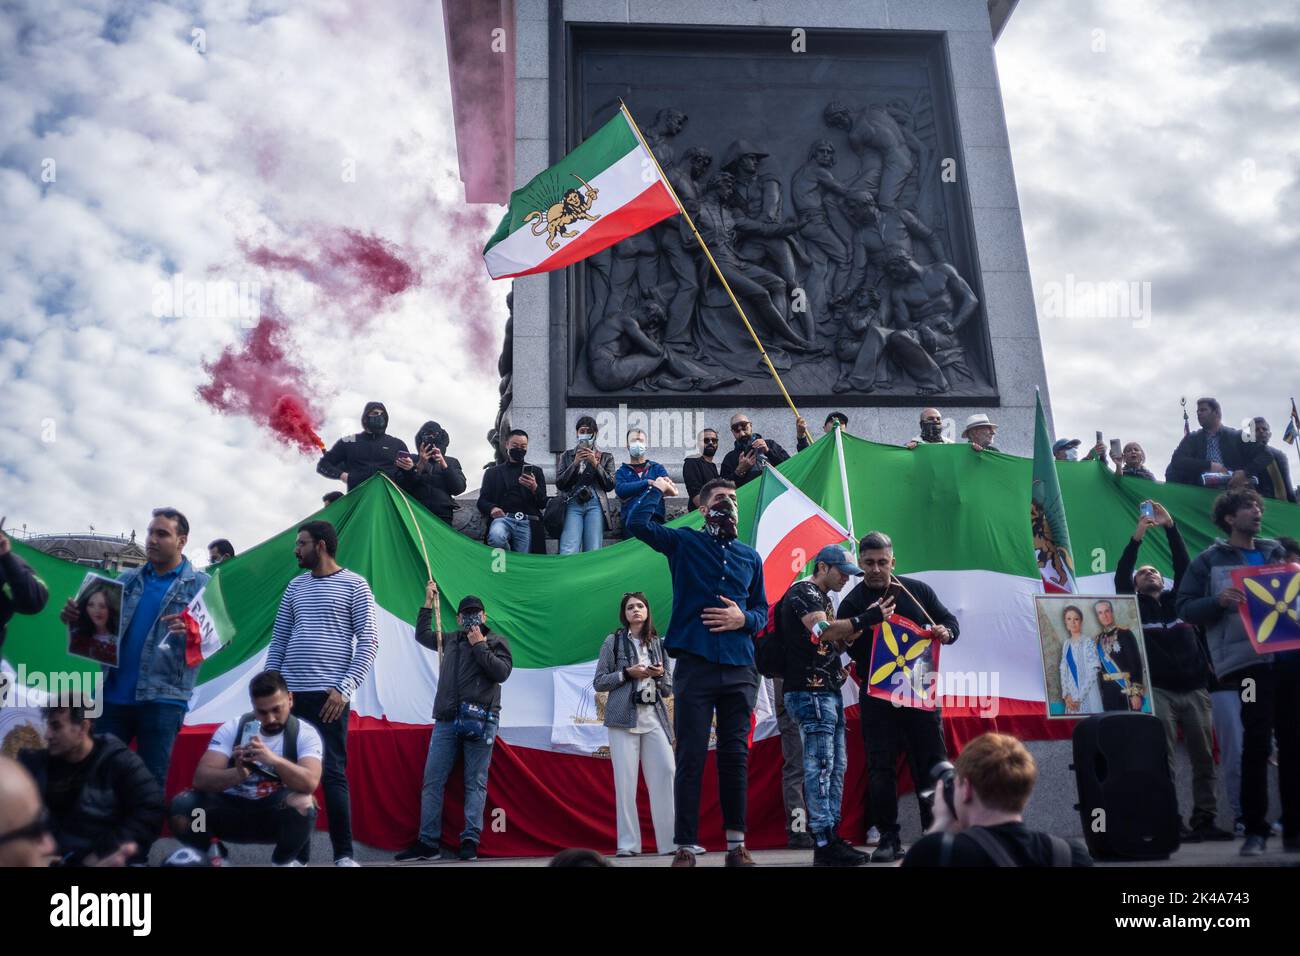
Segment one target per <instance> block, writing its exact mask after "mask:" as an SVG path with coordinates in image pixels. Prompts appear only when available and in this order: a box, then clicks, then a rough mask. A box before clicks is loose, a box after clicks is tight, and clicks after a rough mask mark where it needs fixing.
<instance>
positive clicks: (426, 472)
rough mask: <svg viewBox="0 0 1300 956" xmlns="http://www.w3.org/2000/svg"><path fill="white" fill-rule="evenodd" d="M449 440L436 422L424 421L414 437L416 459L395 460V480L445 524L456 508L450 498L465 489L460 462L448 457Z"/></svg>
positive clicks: (463, 473) (449, 522) (463, 474)
mask: <svg viewBox="0 0 1300 956" xmlns="http://www.w3.org/2000/svg"><path fill="white" fill-rule="evenodd" d="M450 441H451V439H450V437H449V436H448V435H447V432H446V431H444V430H443V427H442V426H441V425H439V424H438V423H437V422H425V423H424V424H423V425H421V426H420V431H419V433H418V434H417V435H416V436H415V448H416V450H417V452H418V453H419V458H418V459H412V458H410V457H406V458H401V457H399V458H398V459H397V467H398V469H399V472H398V477H397V483H398V484H399V485H401V486H402V488H403V489H404V490H405V491H406V492H407V493H408V494H409V495H410V496H411V497H412V498H414V499H415V500H416V501H418V502H420V504H422V505H424V506H425V507H426V508H428V509H429V510H430V511H431V512H433V513H434V514H435V515H437V516H438V517H439V518H441V519H442V520H443V521H445V522H447V524H451V513H452V510H453V508H454V507H455V503H454V502H453V501H452V498H453V497H454V496H455V495H458V494H460V493H461V492H462V491H464V490H465V472H464V471H463V470H462V469H461V467H460V462H459V461H457V460H456V459H455V458H448V457H447V454H446V452H447V445H448V444H449V443H450Z"/></svg>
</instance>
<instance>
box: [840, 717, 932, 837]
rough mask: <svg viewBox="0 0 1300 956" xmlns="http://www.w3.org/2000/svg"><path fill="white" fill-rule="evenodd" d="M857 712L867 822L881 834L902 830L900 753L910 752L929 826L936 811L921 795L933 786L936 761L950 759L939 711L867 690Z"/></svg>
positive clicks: (924, 820) (925, 826)
mask: <svg viewBox="0 0 1300 956" xmlns="http://www.w3.org/2000/svg"><path fill="white" fill-rule="evenodd" d="M858 715H859V717H860V718H861V720H862V741H863V744H864V745H865V747H866V752H867V794H868V800H869V801H870V808H871V819H870V821H869V822H868V826H870V825H871V823H872V822H874V823H875V825H876V826H877V827H878V828H879V829H880V835H881V838H882V839H883V838H884V837H886V836H888V835H890V834H893V835H894V836H897V835H898V757H899V754H900V753H902V752H904V751H906V753H907V762H908V766H909V768H910V769H911V771H912V781H913V782H914V784H915V786H916V792H917V794H918V796H917V803H918V804H920V807H921V828H922V829H923V830H928V829H929V828H930V824H931V823H932V822H933V820H934V814H933V812H932V811H931V809H930V806H929V804H928V803H927V802H926V801H925V800H922V799H921V798H920V796H919V794H920V792H921V791H922V790H924V789H925V788H926V787H927V786H928V785H929V781H930V771H931V770H932V769H933V768H934V765H935V764H937V763H938V762H939V761H941V760H947V759H948V749H947V748H946V747H945V746H944V742H943V721H942V719H941V717H940V715H939V711H938V710H922V709H920V708H917V707H895V706H894V704H893V703H892V702H891V701H888V700H881V699H880V698H879V697H870V696H867V695H866V694H863V695H862V699H861V700H860V702H859V709H858Z"/></svg>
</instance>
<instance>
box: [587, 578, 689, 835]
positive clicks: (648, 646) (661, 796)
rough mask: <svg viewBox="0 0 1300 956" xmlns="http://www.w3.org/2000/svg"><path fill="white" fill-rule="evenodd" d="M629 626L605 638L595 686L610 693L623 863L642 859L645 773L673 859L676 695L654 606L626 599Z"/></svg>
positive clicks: (637, 595) (623, 607) (654, 814)
mask: <svg viewBox="0 0 1300 956" xmlns="http://www.w3.org/2000/svg"><path fill="white" fill-rule="evenodd" d="M618 616H619V620H620V621H621V622H622V625H623V626H622V627H621V628H619V629H618V630H617V631H615V632H614V633H613V634H610V635H609V636H608V637H606V638H605V643H604V644H603V645H602V646H601V648H600V659H599V660H598V661H597V662H596V677H595V680H594V681H593V683H594V686H595V688H596V690H597V692H602V693H606V694H608V699H607V701H606V703H605V727H606V728H607V729H608V731H609V756H610V762H611V763H612V764H613V765H614V802H615V805H616V817H617V822H618V847H617V852H618V855H619V856H635V855H637V854H638V853H640V852H641V824H640V819H639V815H638V813H637V806H636V792H637V777H638V775H639V771H644V772H645V782H646V789H647V790H648V791H649V792H650V816H651V819H653V820H654V827H655V849H656V850H657V851H658V852H659V853H673V852H675V851H676V849H677V847H676V846H675V845H674V844H673V814H674V810H673V774H674V771H675V768H676V762H675V760H674V759H673V742H672V728H671V725H670V723H669V721H668V707H667V706H666V705H665V704H664V699H665V698H666V697H670V696H671V695H672V692H673V684H672V677H671V675H669V673H668V670H667V660H666V658H665V656H664V648H663V643H662V642H661V641H660V640H659V635H658V634H657V633H656V632H655V628H654V622H653V621H652V620H651V617H650V604H649V602H648V601H647V600H646V596H645V595H644V594H642V593H641V592H640V591H631V592H629V593H627V594H624V595H623V601H622V603H621V604H620V605H619V609H618Z"/></svg>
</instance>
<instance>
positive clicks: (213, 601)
mask: <svg viewBox="0 0 1300 956" xmlns="http://www.w3.org/2000/svg"><path fill="white" fill-rule="evenodd" d="M219 581H220V579H219V578H217V577H213V578H211V579H209V581H208V583H207V584H205V585H204V586H203V590H202V591H200V592H199V593H198V594H196V595H194V599H193V600H192V601H190V603H189V606H188V607H186V608H185V610H184V611H183V612H181V619H182V620H183V621H184V622H185V666H186V667H197V666H198V665H199V664H201V663H202V662H203V661H205V660H207V659H208V658H209V657H211V656H212V655H213V654H215V653H216V652H217V651H219V650H221V649H222V648H223V647H225V646H226V645H227V644H229V643H230V640H231V638H233V637H234V636H235V626H234V624H232V623H231V620H230V615H229V614H228V613H227V611H226V601H225V598H224V597H223V596H222V594H221V584H220V583H219Z"/></svg>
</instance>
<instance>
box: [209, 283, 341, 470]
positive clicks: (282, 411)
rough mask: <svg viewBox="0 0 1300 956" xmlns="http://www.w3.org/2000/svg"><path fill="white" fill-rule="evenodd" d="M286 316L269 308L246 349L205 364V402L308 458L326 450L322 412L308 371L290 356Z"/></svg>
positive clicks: (271, 305) (229, 349)
mask: <svg viewBox="0 0 1300 956" xmlns="http://www.w3.org/2000/svg"><path fill="white" fill-rule="evenodd" d="M286 334H287V332H286V328H285V321H284V316H283V315H281V314H280V310H279V309H277V308H276V307H275V303H274V302H272V303H269V304H268V307H267V310H266V312H264V313H263V314H262V316H261V317H259V318H258V320H257V325H255V326H254V327H253V329H252V330H251V331H250V332H249V333H248V336H247V337H246V338H245V339H244V342H243V344H242V345H241V346H240V347H239V348H236V347H235V346H233V345H232V346H227V347H226V349H225V351H223V352H222V353H221V357H220V358H218V359H217V360H216V361H215V362H212V363H207V362H205V363H204V364H203V369H204V371H206V372H207V373H208V375H209V377H210V381H209V382H208V383H207V384H206V385H202V386H200V387H199V398H201V399H203V400H204V401H205V402H207V403H208V404H209V405H211V406H212V407H213V408H215V409H216V410H217V411H219V412H225V413H226V414H236V415H247V416H248V417H249V418H251V419H253V421H255V422H257V423H258V424H260V425H265V426H266V427H268V428H270V429H271V432H272V433H273V434H274V435H275V437H276V438H277V439H279V440H280V441H281V442H283V443H284V444H286V445H289V446H291V447H295V448H298V449H299V450H300V451H302V452H304V453H305V454H311V453H314V452H316V451H318V450H320V449H321V448H322V447H324V446H323V443H322V442H321V440H320V436H319V435H317V434H316V429H315V424H316V422H318V421H319V413H318V412H317V411H316V410H315V409H314V408H313V407H312V401H311V398H310V397H309V396H310V394H311V388H310V386H309V384H308V382H307V375H306V372H305V371H304V370H303V369H302V367H301V365H300V364H299V363H298V361H297V359H296V357H294V356H290V355H289V353H288V352H287V351H286V348H285V345H284V340H285V335H286Z"/></svg>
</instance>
